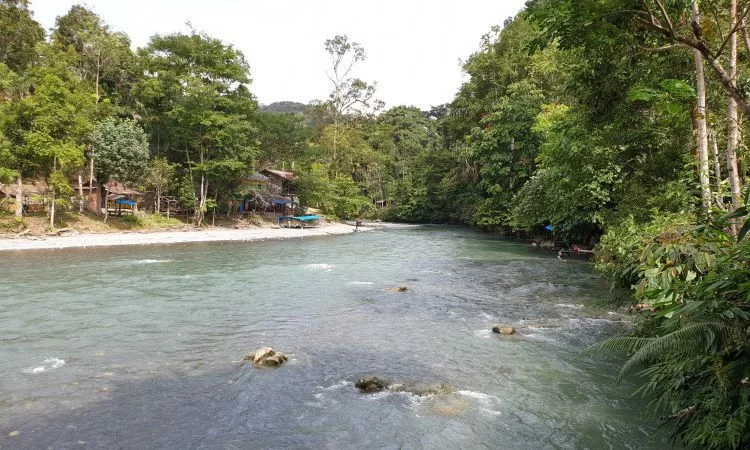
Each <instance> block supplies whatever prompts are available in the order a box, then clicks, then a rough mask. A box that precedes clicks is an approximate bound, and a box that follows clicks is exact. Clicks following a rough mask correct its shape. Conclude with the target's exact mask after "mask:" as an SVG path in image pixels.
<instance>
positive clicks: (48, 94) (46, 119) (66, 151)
mask: <svg viewBox="0 0 750 450" xmlns="http://www.w3.org/2000/svg"><path fill="white" fill-rule="evenodd" d="M72 58H73V56H72V55H71V54H70V53H69V52H67V51H65V50H63V49H61V48H59V47H57V46H54V45H46V46H43V47H42V51H41V56H40V59H41V63H40V64H39V65H38V66H36V67H34V68H32V69H30V70H29V72H28V83H29V85H30V89H29V92H33V95H28V96H25V97H23V98H21V99H20V100H18V101H15V102H13V103H11V104H10V108H9V115H8V117H7V118H6V120H7V122H6V124H5V134H6V136H7V137H8V139H9V140H10V142H11V151H10V155H9V162H10V164H11V167H12V168H13V169H14V170H15V171H16V173H17V186H18V187H17V199H18V202H17V204H18V206H17V210H16V214H17V215H20V214H21V211H20V203H21V199H22V198H23V192H22V181H21V180H22V177H23V176H24V174H25V173H28V172H29V171H32V170H37V171H42V172H43V173H46V174H48V175H49V176H50V177H52V178H51V180H50V181H51V182H50V185H51V186H52V188H53V189H52V195H51V201H50V226H54V217H55V205H56V201H57V200H60V199H59V198H57V199H56V197H57V195H59V194H60V193H62V192H67V190H66V189H64V185H65V184H67V180H66V179H65V178H64V177H61V176H60V175H58V174H57V172H58V171H60V170H63V171H65V170H68V169H71V168H74V167H77V166H79V165H80V164H81V162H82V160H83V144H82V142H83V138H84V136H85V135H86V133H87V131H88V129H89V127H90V119H89V114H90V112H91V108H90V106H91V102H90V97H89V95H90V94H89V93H88V92H87V91H86V90H85V88H84V87H83V86H82V85H81V84H80V82H79V80H78V79H77V78H76V77H75V75H74V74H73V73H72V71H71V70H70V68H71V64H70V62H71V60H72ZM6 167H7V166H6ZM63 201H64V200H63Z"/></svg>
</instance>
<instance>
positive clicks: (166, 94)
mask: <svg viewBox="0 0 750 450" xmlns="http://www.w3.org/2000/svg"><path fill="white" fill-rule="evenodd" d="M141 57H142V58H143V61H144V70H145V71H146V73H147V75H146V76H145V77H143V78H142V79H141V80H140V81H139V84H138V86H137V87H136V92H137V95H138V96H139V101H140V102H141V104H142V105H143V107H144V113H145V115H146V117H147V124H148V127H149V129H150V132H151V135H152V140H153V141H155V142H156V143H157V149H156V153H157V154H159V153H161V151H162V150H166V153H167V154H168V155H169V157H170V159H171V160H173V161H179V162H181V163H183V164H184V165H185V166H186V167H188V168H189V169H190V173H191V175H192V174H195V175H197V176H198V177H199V181H197V182H196V184H197V186H196V187H197V191H198V196H197V197H198V200H197V208H196V210H195V221H196V223H197V224H198V225H200V224H202V222H203V218H204V213H205V210H206V201H207V199H208V196H209V187H210V186H212V184H213V181H217V180H218V179H231V178H233V177H236V176H238V175H239V174H240V173H242V172H243V171H245V170H247V169H248V167H251V166H252V165H253V163H254V159H255V157H256V156H257V145H256V134H257V132H256V129H255V127H254V126H253V123H252V117H251V116H252V114H253V112H254V111H256V110H257V108H258V105H257V102H256V100H255V98H254V97H253V95H252V94H251V93H250V91H249V89H248V85H249V84H250V70H249V67H248V65H247V62H246V61H245V57H244V55H243V54H242V52H240V51H239V50H237V49H235V48H234V47H232V46H231V45H227V44H224V43H223V42H222V41H220V40H218V39H215V38H212V37H209V36H207V35H205V34H202V33H198V32H196V31H192V32H191V33H190V34H179V33H178V34H171V35H166V36H160V35H156V36H154V37H153V38H152V39H151V41H150V42H149V45H148V46H146V48H144V49H142V50H141ZM212 180H213V181H212Z"/></svg>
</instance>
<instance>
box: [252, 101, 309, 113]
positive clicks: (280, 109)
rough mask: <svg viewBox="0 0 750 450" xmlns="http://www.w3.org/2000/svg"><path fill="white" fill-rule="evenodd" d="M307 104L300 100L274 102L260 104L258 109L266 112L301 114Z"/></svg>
mask: <svg viewBox="0 0 750 450" xmlns="http://www.w3.org/2000/svg"><path fill="white" fill-rule="evenodd" d="M306 109H307V105H305V104H304V103H300V102H274V103H271V104H270V105H261V107H260V110H261V111H262V112H267V113H293V114H302V113H304V112H305V110H306Z"/></svg>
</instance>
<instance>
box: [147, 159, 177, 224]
mask: <svg viewBox="0 0 750 450" xmlns="http://www.w3.org/2000/svg"><path fill="white" fill-rule="evenodd" d="M175 169H176V165H175V164H170V162H169V161H168V160H167V158H164V157H157V158H154V159H152V160H151V163H150V164H149V167H148V170H147V171H146V177H145V179H144V183H146V186H149V187H152V188H154V190H155V191H156V213H157V214H159V213H160V212H161V198H162V195H163V194H164V191H166V190H167V189H169V186H170V184H171V183H172V179H173V178H174V174H175Z"/></svg>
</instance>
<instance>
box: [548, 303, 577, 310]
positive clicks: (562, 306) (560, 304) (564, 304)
mask: <svg viewBox="0 0 750 450" xmlns="http://www.w3.org/2000/svg"><path fill="white" fill-rule="evenodd" d="M555 306H558V307H560V308H573V309H583V305H582V304H578V305H573V304H570V303H558V304H556V305H555Z"/></svg>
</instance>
